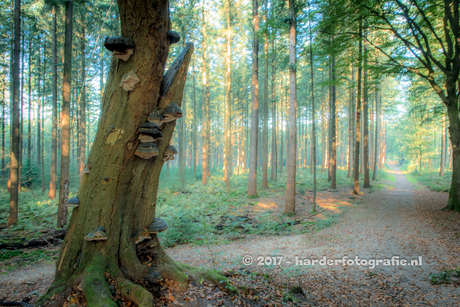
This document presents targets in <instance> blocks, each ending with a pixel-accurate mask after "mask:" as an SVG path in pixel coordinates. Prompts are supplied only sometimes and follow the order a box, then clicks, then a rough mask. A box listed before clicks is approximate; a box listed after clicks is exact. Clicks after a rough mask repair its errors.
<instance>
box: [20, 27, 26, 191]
mask: <svg viewBox="0 0 460 307" xmlns="http://www.w3.org/2000/svg"><path fill="white" fill-rule="evenodd" d="M24 37H25V35H22V44H21V94H20V95H21V106H20V108H19V123H20V125H21V126H20V131H19V170H18V172H19V175H18V189H19V191H21V182H22V160H23V151H24V146H23V142H24V140H23V138H24V119H23V117H24V54H25V48H26V47H25V46H26V45H25V43H24V40H25V39H24Z"/></svg>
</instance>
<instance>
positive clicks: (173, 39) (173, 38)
mask: <svg viewBox="0 0 460 307" xmlns="http://www.w3.org/2000/svg"><path fill="white" fill-rule="evenodd" d="M167 35H168V40H169V43H170V44H171V45H172V44H175V43H178V42H179V41H180V35H179V33H177V32H176V31H172V30H170V31H168V34H167Z"/></svg>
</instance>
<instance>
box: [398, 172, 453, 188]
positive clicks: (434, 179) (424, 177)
mask: <svg viewBox="0 0 460 307" xmlns="http://www.w3.org/2000/svg"><path fill="white" fill-rule="evenodd" d="M405 175H406V178H407V180H409V182H411V183H412V184H414V185H415V186H419V187H427V188H429V189H431V190H432V191H435V192H449V190H450V186H451V181H452V173H451V172H449V173H445V175H444V177H440V176H439V173H438V172H424V173H422V174H421V175H420V174H418V173H416V172H411V173H407V174H405Z"/></svg>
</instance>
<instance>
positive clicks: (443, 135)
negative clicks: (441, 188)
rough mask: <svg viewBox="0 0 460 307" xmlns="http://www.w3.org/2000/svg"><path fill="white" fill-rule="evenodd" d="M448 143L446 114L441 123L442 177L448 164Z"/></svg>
mask: <svg viewBox="0 0 460 307" xmlns="http://www.w3.org/2000/svg"><path fill="white" fill-rule="evenodd" d="M446 143H447V142H446V116H444V117H443V120H442V125H441V159H440V160H441V161H440V163H439V176H440V177H444V169H445V166H446V147H447V146H446V145H447V144H446Z"/></svg>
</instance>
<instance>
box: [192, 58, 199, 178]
mask: <svg viewBox="0 0 460 307" xmlns="http://www.w3.org/2000/svg"><path fill="white" fill-rule="evenodd" d="M192 69H193V72H192V78H193V80H192V81H193V129H192V130H193V131H192V139H193V144H192V146H193V149H192V151H193V154H192V155H193V157H192V158H193V178H195V177H196V164H197V161H196V160H197V158H198V156H197V145H198V144H197V142H196V135H197V130H196V129H197V128H196V119H197V116H198V114H197V112H196V95H195V94H196V93H195V89H196V84H195V58H193V68H192Z"/></svg>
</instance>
